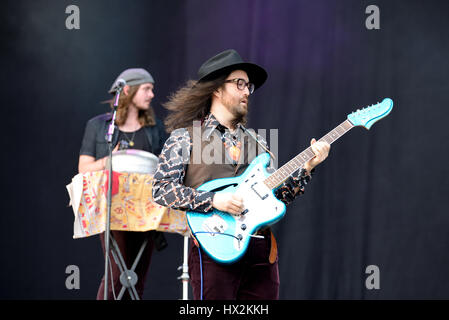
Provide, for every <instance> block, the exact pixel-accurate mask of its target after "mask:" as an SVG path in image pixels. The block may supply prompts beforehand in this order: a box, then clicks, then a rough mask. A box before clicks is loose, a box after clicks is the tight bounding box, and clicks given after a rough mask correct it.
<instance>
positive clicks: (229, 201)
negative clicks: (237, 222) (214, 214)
mask: <svg viewBox="0 0 449 320" xmlns="http://www.w3.org/2000/svg"><path fill="white" fill-rule="evenodd" d="M212 206H213V207H214V208H215V209H217V210H220V211H224V212H228V213H230V214H233V215H240V214H241V213H242V211H243V210H245V207H244V206H243V198H242V197H240V196H238V195H236V194H234V193H226V192H222V193H215V194H214V198H213V200H212Z"/></svg>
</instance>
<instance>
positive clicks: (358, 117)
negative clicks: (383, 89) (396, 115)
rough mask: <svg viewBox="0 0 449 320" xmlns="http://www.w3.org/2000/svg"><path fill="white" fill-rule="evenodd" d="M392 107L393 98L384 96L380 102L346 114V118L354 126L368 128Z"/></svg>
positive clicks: (384, 115)
mask: <svg viewBox="0 0 449 320" xmlns="http://www.w3.org/2000/svg"><path fill="white" fill-rule="evenodd" d="M392 109H393V100H391V99H390V98H385V99H384V100H383V101H382V102H380V103H377V104H374V105H372V106H369V107H366V108H363V109H361V110H359V109H358V110H357V111H354V112H353V113H351V114H348V120H349V121H350V122H351V123H352V124H353V125H354V126H362V127H365V128H366V129H368V130H369V128H371V126H372V125H373V124H374V123H376V121H379V120H380V119H382V118H384V117H386V116H387V115H388V114H389V113H390V112H391V110H392Z"/></svg>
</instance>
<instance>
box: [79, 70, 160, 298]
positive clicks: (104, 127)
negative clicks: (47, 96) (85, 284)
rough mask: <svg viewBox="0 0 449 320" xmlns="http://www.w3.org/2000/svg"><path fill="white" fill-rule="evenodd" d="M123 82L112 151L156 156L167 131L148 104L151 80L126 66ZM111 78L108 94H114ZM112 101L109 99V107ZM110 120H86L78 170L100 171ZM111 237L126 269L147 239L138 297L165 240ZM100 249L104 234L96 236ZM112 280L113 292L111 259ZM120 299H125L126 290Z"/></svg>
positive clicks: (125, 234) (155, 235) (116, 275)
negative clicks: (117, 247) (133, 151)
mask: <svg viewBox="0 0 449 320" xmlns="http://www.w3.org/2000/svg"><path fill="white" fill-rule="evenodd" d="M118 79H123V80H125V81H126V85H125V87H124V88H123V91H122V93H121V95H120V99H119V103H118V107H117V114H116V120H115V124H116V125H117V126H118V130H115V131H114V136H113V137H112V146H113V148H114V151H116V150H118V149H139V150H144V151H148V152H151V153H153V154H155V155H159V153H160V152H161V150H162V146H163V145H164V142H165V140H166V139H167V134H166V131H165V128H164V125H163V123H162V121H161V120H160V119H158V118H156V116H155V114H154V111H153V109H152V107H151V105H150V103H151V100H152V99H153V98H154V93H153V89H154V79H153V77H152V76H151V74H150V73H148V71H146V70H145V69H141V68H134V69H127V70H125V71H123V72H122V73H121V74H120V75H119V76H118V77H117V80H118ZM117 80H116V81H114V83H113V85H112V87H111V89H110V90H109V93H111V94H115V84H116V82H117ZM112 105H113V103H112V101H111V107H112ZM111 121H112V114H111V113H105V114H102V115H99V116H96V117H94V118H92V119H90V120H89V121H88V122H87V125H86V129H85V132H84V138H83V141H82V144H81V150H80V157H79V164H78V170H79V172H80V173H84V172H89V171H98V170H104V169H105V166H106V159H107V157H108V154H109V147H108V143H107V131H108V128H109V124H110V123H111ZM111 232H112V235H113V237H114V239H115V240H116V241H117V243H118V246H119V248H120V252H121V254H122V255H123V258H124V260H125V262H126V264H127V267H128V268H130V267H131V265H132V263H133V262H134V259H135V258H136V256H137V253H138V251H139V249H140V247H141V245H142V243H143V241H144V239H145V238H148V240H149V241H148V244H147V246H146V247H145V251H144V253H143V254H142V257H141V259H140V261H139V264H138V265H137V267H136V269H135V272H136V274H137V276H138V282H137V284H136V290H137V293H138V294H139V296H140V298H142V294H143V289H144V283H145V277H146V275H147V272H148V269H149V266H150V260H151V254H152V251H153V247H154V246H156V248H157V249H162V248H163V247H164V246H165V245H166V242H165V239H164V236H163V234H162V233H159V232H155V231H149V232H130V231H111ZM100 239H101V243H102V247H103V252H104V250H105V248H104V234H101V235H100ZM111 267H112V279H111V280H112V281H110V282H109V283H112V282H113V283H114V292H115V293H116V294H118V292H120V288H121V285H120V270H119V268H118V266H117V264H116V263H115V261H113V259H112V260H111ZM103 294H104V278H103V280H102V281H101V284H100V288H99V289H98V294H97V299H99V300H103ZM108 298H109V299H113V298H114V295H113V291H112V286H111V287H109V288H108ZM124 298H125V299H126V298H129V295H128V292H127V291H126V293H125V296H124Z"/></svg>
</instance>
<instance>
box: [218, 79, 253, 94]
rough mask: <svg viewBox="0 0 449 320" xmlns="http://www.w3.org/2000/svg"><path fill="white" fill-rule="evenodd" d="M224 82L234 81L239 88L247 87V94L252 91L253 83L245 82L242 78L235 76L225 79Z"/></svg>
mask: <svg viewBox="0 0 449 320" xmlns="http://www.w3.org/2000/svg"><path fill="white" fill-rule="evenodd" d="M225 82H235V83H236V84H237V88H238V89H239V90H245V87H248V90H249V94H252V93H253V92H254V83H251V82H246V81H245V80H244V79H240V78H236V79H230V80H226V81H225Z"/></svg>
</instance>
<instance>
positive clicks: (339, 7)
mask: <svg viewBox="0 0 449 320" xmlns="http://www.w3.org/2000/svg"><path fill="white" fill-rule="evenodd" d="M72 4H73V5H77V6H78V7H79V9H80V29H79V30H68V29H66V26H65V20H66V18H67V17H68V14H66V13H65V9H66V7H67V6H69V5H72ZM371 4H374V5H376V6H378V8H379V9H380V29H378V30H368V29H367V28H366V26H365V20H366V19H367V18H368V16H369V14H366V13H365V9H366V7H367V6H368V5H371ZM1 26H2V27H1V34H2V42H1V48H2V50H1V70H2V72H1V88H2V95H1V98H2V110H3V117H2V119H3V121H2V129H3V132H4V133H3V139H2V141H3V146H2V149H3V153H2V170H3V173H2V193H3V194H2V219H1V221H2V232H0V243H1V244H0V246H1V251H0V253H1V255H2V258H1V264H0V283H1V285H0V299H94V298H95V296H96V292H97V288H98V284H99V280H100V278H101V276H102V273H103V267H104V262H103V261H104V260H103V257H102V252H101V247H100V242H99V239H98V237H91V238H85V239H77V240H73V239H72V232H73V213H72V209H71V208H70V207H68V202H69V198H68V194H67V192H66V189H65V185H66V184H68V183H69V182H70V181H71V178H72V177H73V176H74V175H75V174H76V173H77V164H78V155H79V148H80V143H81V139H82V135H83V131H84V126H85V123H86V121H87V120H88V119H89V118H91V117H93V116H95V115H97V114H100V113H103V112H105V111H107V110H108V107H107V106H106V105H104V104H100V102H101V101H103V100H105V99H107V98H108V95H107V93H106V92H107V90H108V89H109V87H110V85H111V83H112V81H113V80H114V79H115V77H116V76H117V75H118V74H119V73H120V72H121V71H122V70H124V69H125V68H129V67H137V66H138V67H143V68H147V69H148V70H149V71H150V72H151V73H152V75H153V76H154V78H155V79H156V90H155V92H156V98H155V99H154V100H153V101H154V103H153V107H154V108H155V111H156V113H157V114H158V115H159V116H161V117H164V116H165V115H166V113H165V111H164V109H163V107H162V106H161V104H162V103H163V102H164V101H166V100H167V96H168V95H169V94H170V93H171V92H173V91H174V90H176V89H177V88H178V87H179V86H181V85H182V84H184V83H185V81H186V80H187V79H189V78H196V71H197V69H198V67H199V66H200V65H201V63H202V62H203V61H205V59H207V58H209V57H210V56H212V55H214V54H216V53H218V52H219V51H222V50H225V49H228V48H235V49H236V50H238V52H239V53H240V54H241V55H242V56H243V58H244V59H247V60H249V61H252V62H255V63H258V64H261V65H262V66H264V67H265V68H266V69H267V70H268V73H269V78H268V81H267V83H266V84H265V85H264V86H263V87H262V88H261V89H260V90H259V91H257V92H256V94H255V95H254V96H253V97H251V105H250V107H251V108H250V123H249V127H252V128H254V129H256V130H257V129H267V130H269V129H278V134H279V135H278V143H279V145H278V155H279V164H283V163H285V162H286V161H288V160H289V159H290V158H291V157H293V156H295V155H296V154H297V153H299V152H300V151H302V150H303V149H304V148H306V147H307V146H308V145H309V141H310V139H311V138H312V137H316V138H319V137H321V136H322V135H324V134H325V133H327V132H328V131H329V130H330V129H333V128H334V127H335V126H336V125H338V124H339V123H341V122H342V121H343V120H345V118H346V116H347V114H348V113H350V112H352V111H353V110H355V109H357V108H362V107H364V106H367V105H370V104H373V103H376V102H378V101H381V99H383V98H384V97H390V98H392V99H393V100H394V103H395V105H394V109H393V111H392V113H391V114H390V115H389V116H388V117H387V118H385V119H384V120H381V121H380V122H378V123H376V124H375V125H374V126H373V127H372V129H371V130H370V131H366V130H365V129H363V128H355V129H353V130H352V131H350V132H349V133H348V134H347V135H346V136H344V137H343V138H342V139H341V140H339V141H337V142H336V143H335V144H334V145H333V146H332V149H331V153H330V156H329V158H328V159H327V160H326V161H325V162H324V163H323V164H321V165H320V166H319V167H318V168H317V170H316V175H315V177H314V178H313V180H312V182H311V184H309V185H308V186H307V190H306V193H305V194H304V195H303V196H302V197H300V198H298V199H297V200H296V201H295V202H294V203H293V204H292V205H290V206H289V207H288V211H287V215H286V217H285V218H284V219H283V220H282V221H281V222H279V223H278V224H276V225H275V227H274V230H275V234H276V236H277V239H278V243H279V256H280V262H279V266H280V278H281V286H280V298H281V299H421V298H423V299H448V298H449V288H448V285H449V273H448V271H447V270H448V267H449V246H448V244H449V231H448V230H449V203H448V202H449V200H448V195H447V194H448V191H449V186H448V176H449V175H448V174H449V172H448V163H449V148H448V143H447V141H448V140H449V136H448V130H447V122H448V115H449V111H448V107H449V97H448V90H449V81H448V74H449V63H448V57H449V42H448V39H449V37H448V36H449V32H448V30H449V3H448V2H447V1H412V0H410V1H399V0H397V1H378V0H376V1H356V0H351V1H349V0H348V1H324V0H321V1H300V0H296V1H262V0H261V1H255V0H252V1H199V0H189V1H75V0H74V1H43V0H40V1H31V0H30V1H7V2H2V11H1ZM271 142H272V143H273V141H271ZM167 238H168V241H169V246H168V248H167V249H166V250H164V251H162V252H156V253H155V254H154V256H153V262H152V265H151V269H150V274H149V277H148V280H147V285H146V288H147V289H146V292H145V296H144V298H145V299H178V298H180V297H181V283H180V282H179V281H178V280H177V279H176V277H177V276H178V275H180V272H179V271H177V267H178V266H179V265H180V264H181V262H182V237H181V236H178V235H174V234H169V235H167ZM68 265H77V266H78V267H79V269H80V275H81V278H80V289H79V290H68V289H66V287H65V280H66V277H67V276H68V275H67V274H66V273H65V270H66V267H67V266H68ZM368 266H376V267H378V270H379V274H380V288H379V289H372V290H369V289H367V287H366V284H365V281H366V279H367V277H368V276H369V274H367V273H366V269H367V267H368Z"/></svg>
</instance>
